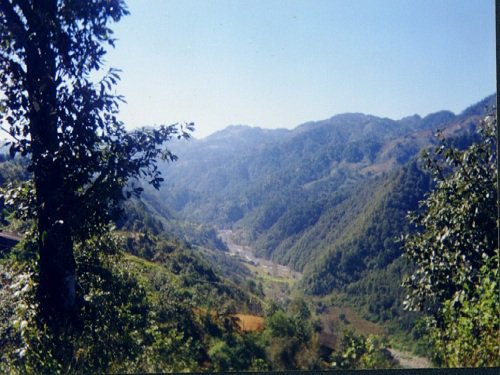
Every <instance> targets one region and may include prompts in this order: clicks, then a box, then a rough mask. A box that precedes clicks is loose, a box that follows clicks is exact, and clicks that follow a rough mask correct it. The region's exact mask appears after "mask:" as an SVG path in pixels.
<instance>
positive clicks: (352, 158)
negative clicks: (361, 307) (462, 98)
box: [147, 95, 496, 318]
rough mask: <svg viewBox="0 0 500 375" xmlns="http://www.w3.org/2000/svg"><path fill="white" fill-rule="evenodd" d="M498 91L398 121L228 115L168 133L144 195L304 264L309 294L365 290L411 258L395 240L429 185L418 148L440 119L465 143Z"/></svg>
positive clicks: (261, 252)
mask: <svg viewBox="0 0 500 375" xmlns="http://www.w3.org/2000/svg"><path fill="white" fill-rule="evenodd" d="M495 100H496V96H494V95H492V96H489V97H487V98H485V99H484V100H482V101H481V102H479V103H477V104H475V105H473V106H471V107H469V108H467V109H466V110H464V111H463V112H462V113H461V114H458V115H455V114H453V113H452V112H449V111H440V112H437V113H433V114H430V115H428V116H426V117H424V118H422V117H420V116H418V115H413V116H409V117H405V118H403V119H401V120H397V121H395V120H391V119H388V118H379V117H375V116H371V115H365V114H360V113H347V114H340V115H336V116H333V117H331V118H329V119H326V120H323V121H315V122H308V123H305V124H302V125H300V126H298V127H296V128H295V129H293V130H286V129H276V130H268V129H261V128H257V127H249V126H242V125H238V126H229V127H228V128H226V129H224V130H222V131H219V132H217V133H214V134H213V135H211V136H209V137H207V138H204V139H201V140H196V139H194V140H190V141H187V142H177V143H175V144H173V147H172V150H173V152H174V153H175V154H177V155H178V156H179V160H178V161H177V162H175V163H173V164H168V165H164V166H163V167H162V168H163V173H164V176H165V181H166V183H165V186H164V187H163V188H162V190H161V191H159V192H152V191H148V193H147V197H149V199H150V200H151V199H152V200H154V202H155V205H156V206H158V205H160V206H161V205H163V206H164V207H165V209H167V210H168V212H172V213H173V214H174V215H175V216H176V217H178V218H181V219H184V220H187V221H190V222H197V223H203V224H205V225H209V226H213V227H215V228H231V229H233V230H234V231H235V232H236V233H237V234H238V236H239V241H240V242H241V243H243V244H246V245H250V246H251V247H253V248H254V249H255V252H256V254H257V255H258V256H260V257H265V258H270V259H273V260H275V261H277V262H279V263H281V264H285V265H288V266H290V267H292V268H294V269H295V270H298V271H302V272H304V277H303V280H302V282H301V284H300V287H301V288H303V289H304V290H305V291H307V292H309V293H313V294H328V293H330V292H332V291H334V290H343V291H348V290H349V288H352V286H353V285H357V290H358V291H359V290H363V288H366V287H367V285H365V284H363V283H364V282H366V280H369V279H372V281H373V278H378V277H380V275H382V274H383V273H385V276H384V278H383V279H385V282H389V281H391V282H392V281H393V280H392V276H394V275H396V274H397V273H398V272H399V273H401V272H404V269H405V267H407V265H405V266H403V263H404V262H403V261H402V260H401V259H400V258H401V257H400V255H401V250H400V247H399V244H397V243H396V242H395V241H394V239H395V238H396V237H397V236H398V235H399V234H400V233H401V231H403V230H408V228H407V224H406V221H405V215H406V213H407V211H408V210H412V209H414V208H416V207H417V203H418V200H420V199H422V197H423V195H424V194H425V192H426V191H428V190H429V188H430V184H431V181H430V179H429V177H428V176H426V175H425V174H424V173H423V172H422V171H421V170H420V168H419V166H418V163H417V162H416V159H417V157H418V155H419V153H420V152H421V150H422V149H425V148H428V147H430V146H433V145H436V144H437V142H438V139H437V138H436V137H435V133H436V132H437V131H438V130H439V131H440V132H441V134H442V135H443V136H444V137H445V138H447V139H452V140H453V142H455V143H457V144H459V145H462V146H465V145H467V144H468V143H470V142H472V141H473V139H474V136H473V133H474V132H473V130H474V129H475V127H476V126H477V125H478V123H479V121H480V119H481V117H482V116H483V115H484V114H485V113H486V111H487V108H488V107H490V108H491V107H493V106H494V104H495ZM395 262H396V263H395ZM388 269H389V270H392V271H390V272H389V273H390V274H391V275H392V276H388V274H387V272H388V271H387V270H388ZM377 270H378V271H377ZM375 271H376V272H375ZM377 272H378V273H377ZM377 275H378V276H377ZM394 277H395V276H394ZM363 280H365V281H363ZM379 281H380V280H379ZM382 281H383V280H382ZM388 287H389V286H388ZM391 287H393V286H391ZM394 293H396V292H394ZM397 293H399V292H397ZM397 293H396V294H397ZM351 294H352V293H351ZM393 302H394V301H393ZM388 304H389V305H390V304H391V303H389V302H388ZM386 310H387V309H384V311H386ZM374 314H375V315H377V313H374ZM378 317H379V318H380V316H378Z"/></svg>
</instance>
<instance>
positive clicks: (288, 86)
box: [106, 0, 496, 138]
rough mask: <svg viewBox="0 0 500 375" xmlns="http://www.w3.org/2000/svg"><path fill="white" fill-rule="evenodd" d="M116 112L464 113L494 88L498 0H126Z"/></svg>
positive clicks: (205, 129)
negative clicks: (119, 101) (119, 97)
mask: <svg viewBox="0 0 500 375" xmlns="http://www.w3.org/2000/svg"><path fill="white" fill-rule="evenodd" d="M127 5H128V8H129V11H130V13H131V14H130V15H129V16H127V17H125V18H124V19H122V20H121V21H120V22H119V23H117V24H115V25H112V28H113V30H114V32H115V37H116V38H117V43H116V48H115V49H112V50H110V51H109V53H108V55H107V57H106V60H107V64H108V66H113V67H116V68H120V69H121V70H122V73H121V77H122V79H121V82H120V83H119V85H118V86H117V92H118V93H119V94H122V95H124V96H125V98H126V100H127V104H124V105H122V107H121V114H120V118H121V120H123V121H124V122H125V124H126V126H127V127H128V128H130V129H132V128H135V127H138V126H143V125H158V124H171V123H176V122H194V123H195V126H196V131H195V133H194V136H195V137H196V138H203V137H206V136H207V135H209V134H212V133H214V132H215V131H217V130H220V129H223V128H225V127H226V126H228V125H237V124H244V125H251V126H259V127H264V128H294V127H295V126H297V125H299V124H301V123H304V122H307V121H315V120H322V119H326V118H329V117H331V116H333V115H335V114H339V113H345V112H362V113H366V114H372V115H376V116H381V117H389V118H392V119H400V118H402V117H405V116H409V115H413V114H415V113H417V114H420V115H421V116H425V115H427V114H429V113H432V112H436V111H438V110H442V109H447V110H451V111H453V112H455V113H459V112H461V111H462V110H463V109H465V108H466V107H468V106H469V105H471V104H474V103H475V102H477V101H479V100H481V99H483V98H484V97H486V96H487V95H490V94H492V93H494V92H495V87H496V73H495V69H496V67H495V53H496V50H495V18H494V17H495V13H494V8H495V4H494V1H493V0H128V1H127Z"/></svg>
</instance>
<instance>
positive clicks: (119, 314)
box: [0, 0, 500, 373]
mask: <svg viewBox="0 0 500 375" xmlns="http://www.w3.org/2000/svg"><path fill="white" fill-rule="evenodd" d="M127 14H128V10H127V7H126V5H125V4H124V2H123V1H120V0H111V1H106V2H101V1H97V2H89V3H85V4H83V3H82V2H78V1H77V2H74V1H62V0H52V1H43V2H29V1H27V2H25V1H19V2H17V1H2V2H0V37H1V40H2V43H1V44H0V58H1V59H0V94H1V95H0V124H1V127H2V130H3V131H5V132H6V133H8V135H9V139H7V140H6V141H5V145H3V147H2V149H1V153H0V188H1V192H0V193H1V196H0V208H1V217H0V225H1V228H0V229H1V232H0V372H2V373H101V372H103V373H143V372H186V371H266V370H297V369H302V370H326V369H373V368H397V367H422V366H442V367H477V366H500V346H499V345H500V344H499V342H498V332H499V329H500V327H499V323H500V318H499V316H500V304H499V301H498V295H499V285H500V284H499V279H498V278H499V275H498V264H499V263H498V262H499V254H498V242H497V241H498V240H497V235H496V234H497V221H496V220H497V216H496V215H497V211H496V209H495V207H496V204H497V189H496V179H497V164H496V157H497V155H496V138H495V130H496V126H497V122H496V117H495V116H494V115H493V114H492V113H493V112H492V109H493V107H494V103H495V101H496V95H493V96H490V97H487V98H485V99H484V100H482V101H480V102H479V103H477V104H474V105H472V106H471V107H469V108H467V109H465V110H464V111H463V112H462V113H460V114H458V115H456V114H454V113H452V112H449V111H441V112H437V113H434V114H430V115H428V116H426V117H423V118H422V117H420V116H418V115H413V116H409V117H405V118H403V119H400V120H391V119H387V118H379V117H376V116H371V115H365V114H360V113H347V114H340V115H336V116H333V117H331V118H329V119H326V120H323V121H316V122H309V123H305V124H302V125H299V126H297V127H296V128H294V129H292V130H286V129H276V130H264V129H260V128H257V127H253V128H252V127H249V126H241V125H238V126H229V127H228V128H226V129H224V130H222V131H219V132H217V133H215V134H213V135H211V136H209V137H207V138H204V139H200V140H198V139H193V138H192V137H191V132H192V130H193V124H191V123H186V124H174V125H170V126H158V127H144V128H142V129H137V130H133V131H130V130H127V129H126V128H125V125H124V124H123V123H122V122H120V121H119V120H118V118H117V114H118V112H119V105H120V103H122V102H123V98H122V97H120V96H118V95H116V94H115V93H114V92H115V91H114V87H115V85H116V82H117V80H118V79H119V75H118V71H116V70H113V69H111V70H109V71H108V72H104V71H103V69H104V57H105V51H106V48H107V47H109V46H113V45H114V43H115V40H114V39H113V32H112V30H111V28H110V24H111V23H112V22H117V21H119V20H120V19H121V18H122V17H124V16H126V15H127ZM97 73H100V74H102V78H100V80H97V81H95V80H96V79H97V78H96V77H97V76H98V74H97ZM405 357H406V359H405ZM408 358H410V360H408Z"/></svg>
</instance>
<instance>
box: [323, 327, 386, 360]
mask: <svg viewBox="0 0 500 375" xmlns="http://www.w3.org/2000/svg"><path fill="white" fill-rule="evenodd" d="M386 347H387V343H386V342H385V341H384V340H383V339H381V338H379V337H377V336H373V335H369V336H368V337H363V336H356V335H355V334H354V333H353V332H352V331H347V332H344V335H343V337H342V342H341V348H342V349H341V350H339V352H338V353H336V354H335V355H334V356H333V361H332V367H334V368H338V369H377V368H378V369H388V368H392V367H394V365H395V363H394V360H393V359H392V356H391V354H390V353H389V351H388V350H387V348H386Z"/></svg>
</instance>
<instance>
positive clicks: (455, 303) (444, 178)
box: [404, 116, 500, 367]
mask: <svg viewBox="0 0 500 375" xmlns="http://www.w3.org/2000/svg"><path fill="white" fill-rule="evenodd" d="M495 130H496V119H495V118H494V117H491V116H488V117H486V118H485V119H484V121H483V123H482V127H481V128H480V130H479V131H480V132H481V136H482V137H481V139H480V141H479V142H477V143H474V144H473V145H471V146H470V147H469V148H467V149H465V150H463V151H460V150H457V149H456V148H455V147H446V146H445V145H444V144H442V145H441V146H440V147H439V148H437V149H436V150H435V153H434V154H431V155H429V154H426V155H425V156H424V157H425V160H426V162H427V167H428V168H429V169H430V171H431V172H432V173H433V176H434V178H435V181H436V187H435V189H434V190H433V191H432V192H431V193H430V194H429V196H428V197H427V198H426V199H425V200H424V201H423V202H422V203H421V206H420V211H418V212H416V213H414V214H412V215H411V216H410V220H411V221H412V222H413V223H414V224H415V225H416V226H417V228H418V229H419V231H418V232H416V233H414V234H412V235H408V236H406V238H405V245H404V246H405V251H406V254H407V255H408V257H409V258H410V259H411V260H413V261H414V262H415V264H416V266H417V268H416V270H415V272H414V273H413V275H411V277H409V278H408V279H407V280H406V281H405V285H406V286H407V287H408V291H409V294H408V296H407V300H406V307H407V308H410V309H422V310H424V311H425V312H426V313H427V314H429V320H428V322H429V332H430V337H431V339H432V342H433V344H434V360H435V361H436V362H437V363H438V364H440V365H443V366H451V367H461V366H471V367H474V366H498V365H499V363H500V351H499V345H498V331H499V328H500V318H499V316H500V315H499V312H500V302H499V300H498V296H499V293H500V289H499V283H498V280H499V279H498V261H499V260H498V243H497V231H496V229H497V223H496V219H497V212H496V209H495V207H496V204H497V187H496V177H497V165H496V155H495V151H496V149H495V145H496V143H495Z"/></svg>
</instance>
